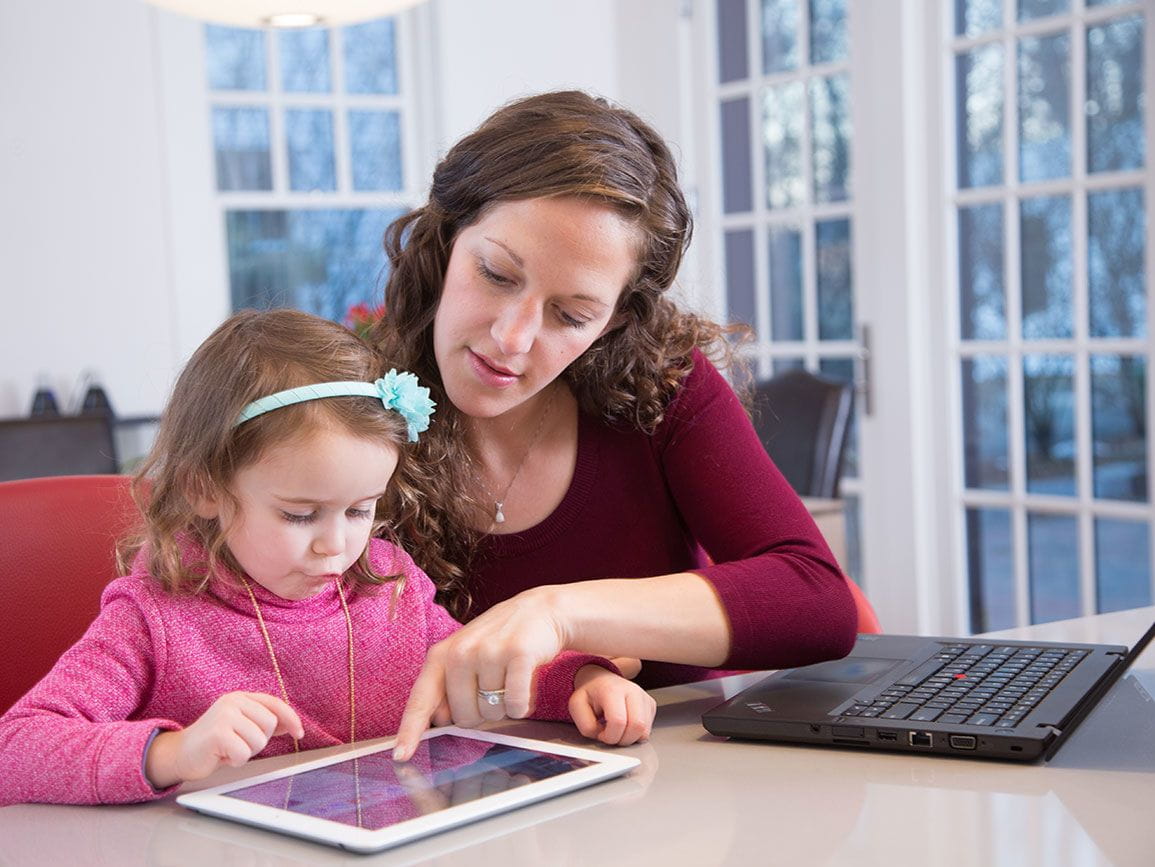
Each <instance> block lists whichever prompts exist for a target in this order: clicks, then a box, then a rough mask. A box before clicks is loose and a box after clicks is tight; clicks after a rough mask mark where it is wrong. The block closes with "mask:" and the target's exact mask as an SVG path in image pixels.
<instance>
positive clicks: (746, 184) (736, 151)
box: [721, 96, 754, 214]
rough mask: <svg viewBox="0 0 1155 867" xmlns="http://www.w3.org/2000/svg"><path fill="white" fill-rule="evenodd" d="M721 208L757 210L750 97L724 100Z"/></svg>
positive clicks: (728, 209)
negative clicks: (751, 153) (751, 138)
mask: <svg viewBox="0 0 1155 867" xmlns="http://www.w3.org/2000/svg"><path fill="white" fill-rule="evenodd" d="M721 108H722V210H723V211H725V212H726V213H727V214H736V213H741V212H745V211H751V210H753V209H754V181H753V180H752V173H753V171H754V169H753V160H752V158H751V155H750V99H749V98H748V97H745V96H743V97H741V98H740V99H731V100H726V101H725V102H723V103H722V106H721Z"/></svg>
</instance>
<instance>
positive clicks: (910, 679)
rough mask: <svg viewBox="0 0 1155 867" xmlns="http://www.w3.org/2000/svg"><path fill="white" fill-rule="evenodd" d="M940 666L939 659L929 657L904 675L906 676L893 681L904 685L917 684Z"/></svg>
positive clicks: (941, 662) (941, 663) (941, 664)
mask: <svg viewBox="0 0 1155 867" xmlns="http://www.w3.org/2000/svg"><path fill="white" fill-rule="evenodd" d="M942 666H943V661H942V660H941V659H929V660H927V661H926V662H924V663H923V664H922V665H920V666H919V667H918V668H916V669H915V670H914V671H912V672H910V674H908V675H906V677H903V678H900V679H899V680H896V681H895V683H896V684H902V685H904V686H918V685H919V684H920V683H922V682H923V681H924V680H926V679H927V678H928V677H930V676H931V675H932V674H934V673H936V672H937V671H938V670H939V669H940V668H942Z"/></svg>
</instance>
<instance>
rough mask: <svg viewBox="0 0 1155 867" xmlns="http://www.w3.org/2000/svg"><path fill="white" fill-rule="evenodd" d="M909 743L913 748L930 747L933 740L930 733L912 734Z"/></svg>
mask: <svg viewBox="0 0 1155 867" xmlns="http://www.w3.org/2000/svg"><path fill="white" fill-rule="evenodd" d="M908 742H909V743H910V745H911V746H912V747H930V745H931V743H932V742H933V739H932V738H931V735H930V732H911V733H910V735H909V736H908Z"/></svg>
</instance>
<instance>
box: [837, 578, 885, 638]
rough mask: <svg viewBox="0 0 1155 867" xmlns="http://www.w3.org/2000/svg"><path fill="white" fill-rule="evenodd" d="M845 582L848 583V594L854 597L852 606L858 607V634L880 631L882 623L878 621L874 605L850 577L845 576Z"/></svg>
mask: <svg viewBox="0 0 1155 867" xmlns="http://www.w3.org/2000/svg"><path fill="white" fill-rule="evenodd" d="M846 583H847V584H848V585H850V595H851V596H853V597H854V607H855V608H857V609H858V632H859V634H861V633H863V632H868V633H878V632H882V624H880V623H879V622H878V615H877V614H875V613H874V606H873V605H871V604H870V600H869V599H867V598H866V595H865V594H864V593H863V592H862V590H861V588H859V586H858V585H857V584H855V583H854V582H853V581H852V580H851V579H849V578H847V579H846Z"/></svg>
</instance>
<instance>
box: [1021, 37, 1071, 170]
mask: <svg viewBox="0 0 1155 867" xmlns="http://www.w3.org/2000/svg"><path fill="white" fill-rule="evenodd" d="M1070 106H1071V39H1070V37H1069V36H1068V35H1067V34H1066V33H1059V34H1057V35H1055V36H1046V37H1040V38H1035V37H1026V38H1024V39H1023V40H1022V41H1020V42H1019V177H1020V178H1022V180H1024V181H1041V180H1045V179H1047V178H1065V177H1069V176H1070V174H1071V112H1070Z"/></svg>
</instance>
